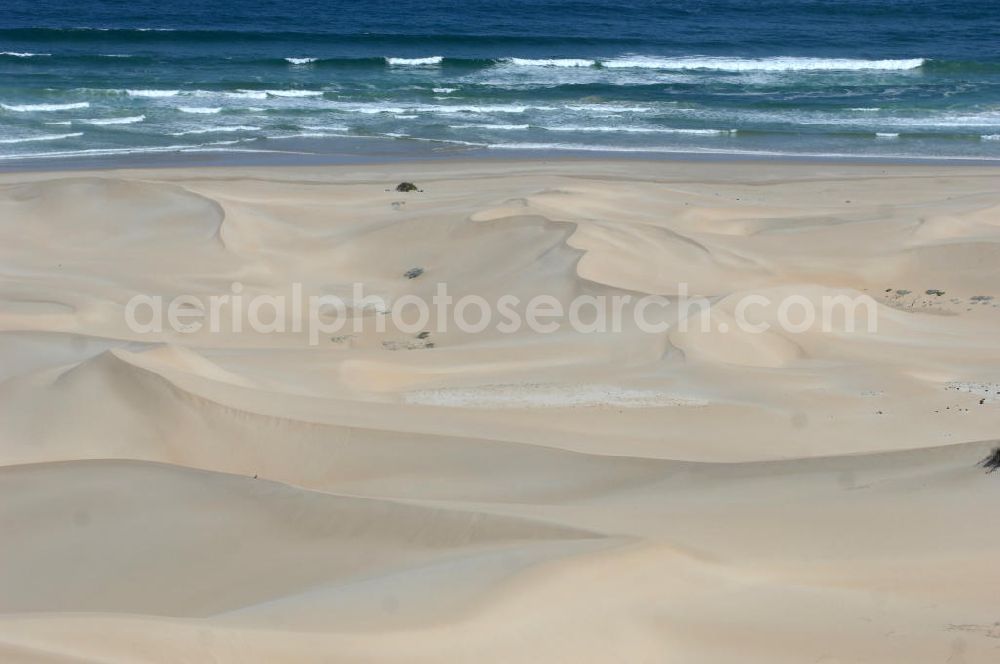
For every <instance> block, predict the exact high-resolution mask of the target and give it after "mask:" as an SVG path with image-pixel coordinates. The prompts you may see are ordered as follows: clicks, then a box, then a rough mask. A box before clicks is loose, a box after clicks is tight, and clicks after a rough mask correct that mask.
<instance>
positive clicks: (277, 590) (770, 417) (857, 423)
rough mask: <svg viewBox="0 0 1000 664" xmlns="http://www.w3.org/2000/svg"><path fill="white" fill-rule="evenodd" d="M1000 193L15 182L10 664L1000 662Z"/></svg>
mask: <svg viewBox="0 0 1000 664" xmlns="http://www.w3.org/2000/svg"><path fill="white" fill-rule="evenodd" d="M512 156H514V157H516V155H513V153H512ZM404 182H408V183H413V185H414V186H413V190H412V191H397V186H398V185H400V184H401V183H404ZM998 185H1000V168H997V167H994V166H988V165H963V164H957V163H952V164H919V163H907V164H888V163H882V162H872V163H851V162H848V161H814V162H804V161H801V162H791V161H780V160H766V161H765V160H760V161H740V162H736V161H726V160H723V159H719V160H713V161H671V160H662V159H661V160H645V159H630V160H619V159H614V158H611V157H610V156H608V155H606V154H601V155H595V156H593V157H590V158H565V157H562V158H557V157H555V156H551V155H550V156H548V157H544V158H535V159H531V160H525V159H518V158H511V159H504V158H492V159H474V160H470V159H461V158H451V159H437V160H433V161H412V162H403V161H398V160H397V161H389V162H386V163H363V164H357V163H356V164H345V165H316V166H282V167H277V166H268V167H235V166H233V167H215V168H207V167H198V166H196V165H187V166H178V167H173V168H161V169H147V170H140V169H131V170H124V169H117V170H93V171H90V170H79V169H77V170H72V171H58V170H56V171H53V170H44V171H28V170H24V171H19V172H6V173H2V174H0V267H2V270H3V280H2V281H0V441H3V445H2V446H0V496H2V500H0V532H3V534H4V535H3V539H4V546H3V547H0V659H3V660H4V661H12V662H46V663H48V662H53V663H54V662H177V661H193V662H194V661H225V662H228V661H233V662H236V661H238V662H275V661H282V662H329V661H345V662H346V661H351V662H358V661H377V662H395V661H398V662H404V661H405V662H432V661H498V662H515V661H523V662H529V661H530V662H538V661H546V662H557V661H572V662H607V661H628V662H639V661H648V662H684V663H685V664H694V663H713V664H714V663H718V662H732V663H739V664H752V663H760V664H782V663H788V664H793V663H795V664H798V663H801V662H823V663H827V664H833V663H835V662H839V663H846V662H907V663H908V664H915V663H921V662H928V663H930V662H952V663H960V662H967V663H972V662H990V661H994V660H995V659H996V658H997V656H998V654H1000V623H998V620H1000V615H998V614H997V605H996V588H995V586H996V584H995V583H994V581H995V579H996V560H997V557H998V555H1000V532H998V531H997V529H996V528H995V527H993V525H992V523H993V522H992V520H991V516H992V514H993V512H992V509H993V507H994V506H995V505H996V504H997V501H998V499H1000V477H997V476H996V475H994V474H991V473H988V472H987V469H986V468H984V467H982V466H981V465H980V462H981V461H982V460H983V459H984V458H985V457H987V456H988V455H989V454H990V453H991V450H993V449H994V448H995V447H996V446H997V445H998V442H997V440H996V439H997V431H1000V345H998V344H997V338H996V333H997V331H998V330H1000V221H998V220H1000V186H998ZM404 189H406V187H404ZM442 285H444V287H446V288H447V291H448V293H449V295H450V296H452V297H453V299H454V300H455V301H456V302H458V301H460V300H462V299H463V298H469V299H468V300H467V301H468V302H469V303H471V304H469V306H466V307H465V309H464V312H463V311H456V309H457V307H455V306H452V308H451V309H449V310H448V311H447V314H448V317H447V318H446V319H438V318H437V317H436V316H434V315H431V316H430V317H429V318H426V319H422V318H421V316H420V307H421V306H423V304H421V303H424V304H426V305H427V306H428V307H430V309H429V311H430V313H431V314H435V313H436V312H437V311H438V310H437V309H435V308H433V307H432V306H431V305H432V304H433V303H434V296H435V295H437V294H440V292H441V291H440V290H439V289H440V288H441V287H442ZM360 288H363V292H361V291H360V290H358V289H360ZM223 297H225V298H228V299H226V300H221V299H216V300H212V298H223ZM310 297H315V298H321V299H314V300H310V299H309V298H310ZM504 297H507V298H508V300H507V301H508V302H510V301H513V300H515V299H516V300H517V302H518V306H520V305H521V304H526V303H529V302H536V303H540V302H541V300H539V299H538V298H544V302H545V306H544V307H543V306H542V304H538V306H537V307H536V310H535V311H534V314H535V315H534V316H532V314H531V311H530V309H531V306H528V307H527V309H526V310H521V309H519V308H518V306H515V307H513V310H516V312H517V317H518V324H517V325H514V324H510V325H506V326H501V325H499V323H501V322H503V323H513V322H514V315H513V313H512V311H508V315H506V316H501V315H500V312H501V311H502V309H501V301H502V299H503V298H504ZM240 298H241V299H240ZM473 298H474V299H473ZM657 298H659V299H657ZM213 301H214V302H217V303H218V307H217V308H216V309H213V306H214V305H212V304H211V303H212V302H213ZM237 302H238V303H239V305H237ZM689 302H694V303H695V305H694V306H691V307H687V306H682V303H689ZM296 303H297V304H296ZM484 303H485V304H484ZM606 303H608V306H609V307H612V306H613V307H618V309H617V313H618V314H619V315H618V316H617V317H612V322H613V323H616V324H607V325H604V324H599V323H607V321H605V320H603V319H602V318H601V316H600V315H598V314H599V312H600V311H601V307H603V306H604V305H605V304H606ZM405 304H408V306H404V305H405ZM237 309H239V313H238V314H234V313H233V312H234V311H236V310H237ZM573 311H576V312H577V314H578V317H577V318H578V319H577V320H574V318H573V314H572V312H573ZM484 312H489V313H490V314H491V317H490V320H489V321H487V322H486V324H485V325H480V324H481V323H482V322H483V319H484V318H485V316H484V315H482V314H484ZM557 312H558V313H557ZM461 313H464V314H466V315H465V316H464V317H463V316H462V315H459V314H461ZM543 313H544V314H545V315H544V316H543V315H542V314H543ZM591 314H593V315H591ZM157 318H159V320H157ZM532 318H535V321H534V324H532V323H531V320H532ZM546 324H551V325H546ZM380 325H381V326H382V327H383V329H379V327H380Z"/></svg>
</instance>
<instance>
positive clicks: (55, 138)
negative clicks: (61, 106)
mask: <svg viewBox="0 0 1000 664" xmlns="http://www.w3.org/2000/svg"><path fill="white" fill-rule="evenodd" d="M77 136H83V132H80V131H78V132H75V133H72V134H49V135H46V136H29V137H27V138H0V143H4V144H11V143H34V142H36V141H58V140H61V139H64V138H76V137H77Z"/></svg>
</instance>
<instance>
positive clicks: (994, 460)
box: [979, 447, 1000, 473]
mask: <svg viewBox="0 0 1000 664" xmlns="http://www.w3.org/2000/svg"><path fill="white" fill-rule="evenodd" d="M979 465H980V466H982V467H983V468H985V469H986V472H987V473H992V472H995V471H996V470H997V469H1000V447H994V448H993V451H992V452H990V453H989V455H988V456H987V457H986V458H985V459H983V460H982V461H980V462H979Z"/></svg>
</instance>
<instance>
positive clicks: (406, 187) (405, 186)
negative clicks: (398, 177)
mask: <svg viewBox="0 0 1000 664" xmlns="http://www.w3.org/2000/svg"><path fill="white" fill-rule="evenodd" d="M396 191H402V192H407V191H419V190H418V189H417V185H415V184H413V183H412V182H400V183H399V184H397V185H396Z"/></svg>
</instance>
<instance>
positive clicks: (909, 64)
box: [601, 55, 925, 72]
mask: <svg viewBox="0 0 1000 664" xmlns="http://www.w3.org/2000/svg"><path fill="white" fill-rule="evenodd" d="M924 62H925V60H924V59H923V58H909V59H905V60H859V59H854V58H805V57H802V58H797V57H786V56H779V57H773V58H726V57H710V56H690V57H681V58H665V57H653V56H646V55H633V56H623V57H620V58H614V59H611V60H605V61H603V62H602V63H601V65H602V66H604V67H608V68H611V69H674V70H677V69H680V70H684V69H705V70H716V71H733V72H742V71H779V72H780V71H866V70H882V71H900V70H907V69H916V68H918V67H921V66H922V65H923V64H924Z"/></svg>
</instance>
